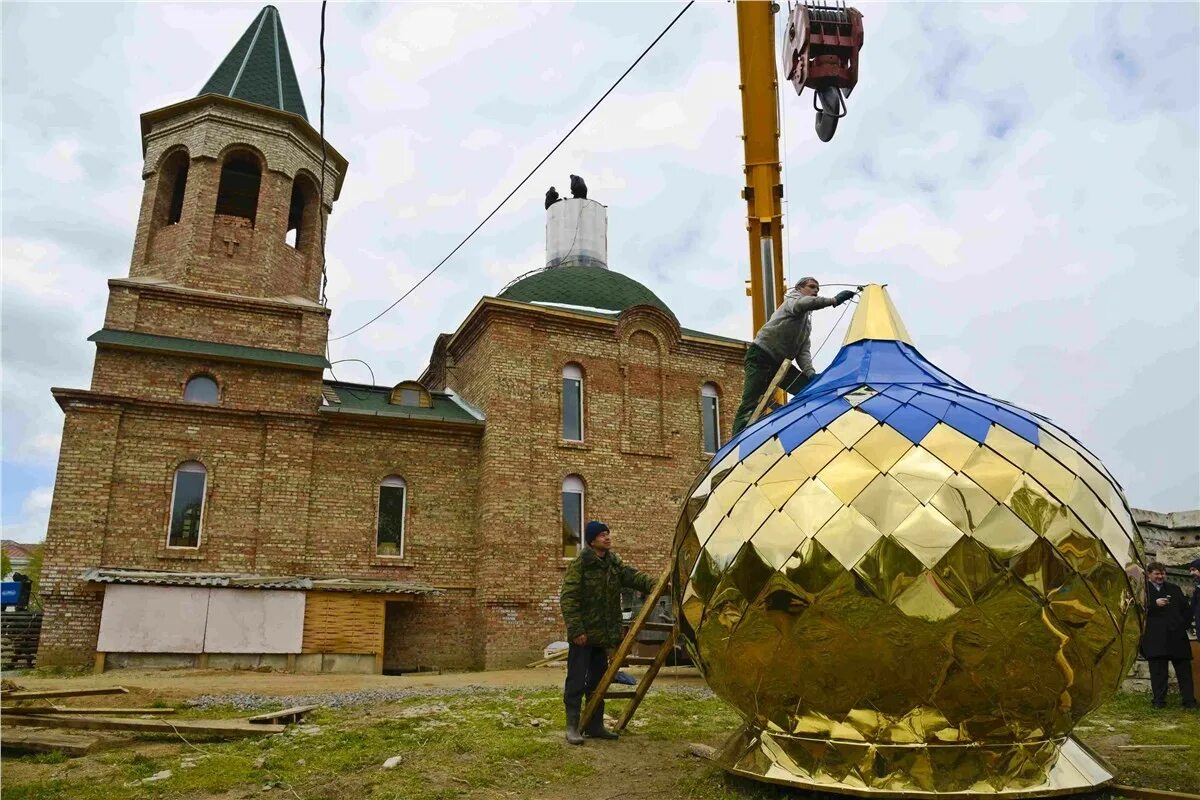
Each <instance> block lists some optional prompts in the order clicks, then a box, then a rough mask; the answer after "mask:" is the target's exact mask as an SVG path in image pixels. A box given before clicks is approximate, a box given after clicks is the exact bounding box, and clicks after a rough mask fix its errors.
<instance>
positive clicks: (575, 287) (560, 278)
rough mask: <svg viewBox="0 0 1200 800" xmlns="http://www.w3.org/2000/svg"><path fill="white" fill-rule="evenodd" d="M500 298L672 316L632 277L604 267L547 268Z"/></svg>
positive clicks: (514, 286)
mask: <svg viewBox="0 0 1200 800" xmlns="http://www.w3.org/2000/svg"><path fill="white" fill-rule="evenodd" d="M500 296H501V297H503V298H505V299H508V300H520V301H522V302H526V303H561V304H564V305H572V306H583V307H585V308H599V309H604V310H607V311H624V310H625V309H627V308H629V307H630V306H637V305H649V306H656V307H658V308H661V309H662V310H663V311H665V312H667V313H668V314H671V309H669V308H667V304H666V303H664V302H663V301H662V300H659V299H658V295H656V294H654V292H652V291H650V290H649V289H647V288H646V287H645V286H643V285H642V284H640V283H638V282H637V281H635V280H634V279H633V278H627V277H626V276H624V275H622V274H621V273H619V272H613V271H612V270H611V269H605V268H603V267H580V266H571V267H550V268H548V269H544V270H542V271H540V272H535V273H534V274H532V275H530V276H528V277H526V278H522V279H521V280H519V281H517V282H516V283H514V284H513V285H512V286H509V287H508V288H507V289H505V290H504V291H503V292H501V293H500ZM672 316H674V315H673V314H672Z"/></svg>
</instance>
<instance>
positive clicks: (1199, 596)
mask: <svg viewBox="0 0 1200 800" xmlns="http://www.w3.org/2000/svg"><path fill="white" fill-rule="evenodd" d="M1188 572H1190V573H1192V624H1193V625H1195V626H1196V638H1197V639H1200V558H1197V559H1196V560H1195V561H1193V562H1192V563H1190V564H1188Z"/></svg>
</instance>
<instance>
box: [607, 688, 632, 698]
mask: <svg viewBox="0 0 1200 800" xmlns="http://www.w3.org/2000/svg"><path fill="white" fill-rule="evenodd" d="M635 697H637V689H609V690H608V691H607V692H605V693H604V699H605V700H632V699H633V698H635Z"/></svg>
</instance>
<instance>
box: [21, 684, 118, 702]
mask: <svg viewBox="0 0 1200 800" xmlns="http://www.w3.org/2000/svg"><path fill="white" fill-rule="evenodd" d="M98 694H129V690H128V689H126V688H125V687H124V686H108V687H105V688H101V689H44V690H42V691H37V690H32V691H20V692H0V698H3V699H5V700H42V699H44V698H47V697H91V696H93V695H98Z"/></svg>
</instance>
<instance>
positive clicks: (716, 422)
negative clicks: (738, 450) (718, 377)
mask: <svg viewBox="0 0 1200 800" xmlns="http://www.w3.org/2000/svg"><path fill="white" fill-rule="evenodd" d="M700 419H701V424H702V426H703V435H704V452H706V453H715V452H717V450H718V449H720V447H721V401H720V398H719V397H718V396H717V385H716V384H715V383H706V384H704V385H703V386H701V387H700Z"/></svg>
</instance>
